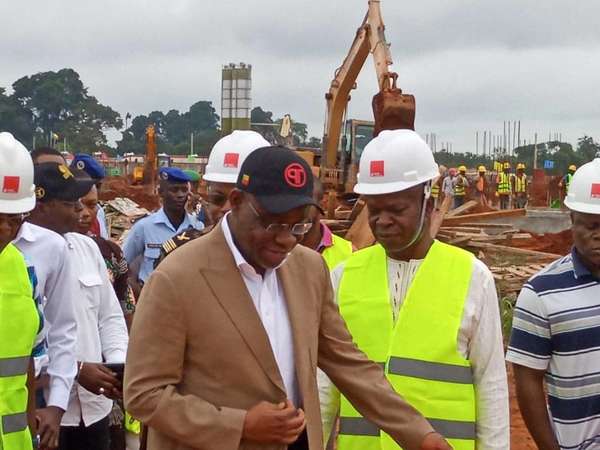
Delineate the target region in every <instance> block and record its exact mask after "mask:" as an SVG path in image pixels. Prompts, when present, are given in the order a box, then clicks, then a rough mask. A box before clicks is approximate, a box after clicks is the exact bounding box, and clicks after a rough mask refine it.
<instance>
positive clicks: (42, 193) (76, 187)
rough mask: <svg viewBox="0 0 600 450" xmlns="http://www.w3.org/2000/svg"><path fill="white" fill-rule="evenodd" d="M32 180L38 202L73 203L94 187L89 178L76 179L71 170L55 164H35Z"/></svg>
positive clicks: (92, 181)
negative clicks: (59, 201)
mask: <svg viewBox="0 0 600 450" xmlns="http://www.w3.org/2000/svg"><path fill="white" fill-rule="evenodd" d="M33 180H34V183H35V196H36V198H37V201H38V202H45V201H50V200H64V201H67V202H73V201H75V200H79V199H80V198H81V197H83V196H85V195H86V194H87V193H88V192H89V191H90V189H91V188H92V186H93V185H94V180H92V179H91V178H87V179H84V178H76V177H75V175H74V174H73V172H72V171H71V169H69V168H68V167H67V166H65V165H64V164H58V163H55V162H47V163H41V164H35V165H34V166H33Z"/></svg>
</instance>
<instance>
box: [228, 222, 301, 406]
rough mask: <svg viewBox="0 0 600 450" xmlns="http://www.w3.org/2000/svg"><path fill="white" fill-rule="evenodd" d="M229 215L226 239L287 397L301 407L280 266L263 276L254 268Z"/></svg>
mask: <svg viewBox="0 0 600 450" xmlns="http://www.w3.org/2000/svg"><path fill="white" fill-rule="evenodd" d="M228 216H229V213H227V214H226V215H225V217H224V218H223V220H222V221H221V227H222V229H223V234H224V235H225V240H226V241H227V245H228V246H229V249H230V250H231V253H232V254H233V258H234V259H235V264H236V266H237V267H238V269H239V271H240V273H241V275H242V279H243V280H244V283H245V284H246V288H247V289H248V293H249V294H250V297H252V302H253V303H254V306H255V307H256V312H257V313H258V315H259V317H260V320H261V322H262V324H263V326H264V327H265V331H266V332H267V336H268V337H269V342H270V343H271V349H272V350H273V355H274V356H275V361H276V362H277V367H278V368H279V373H280V374H281V378H282V379H283V384H284V386H285V390H286V392H287V395H288V398H289V399H290V400H291V401H292V403H293V404H294V406H296V407H300V406H301V405H300V404H299V402H300V398H299V394H298V382H297V379H296V365H295V363H294V339H293V336H292V327H291V325H290V319H289V316H288V309H287V303H286V300H285V296H284V293H283V289H282V287H281V284H280V282H279V279H278V277H277V268H275V269H268V270H267V271H265V274H264V276H261V275H260V274H259V273H257V272H256V270H254V267H252V266H251V265H250V264H248V262H247V261H246V260H245V259H244V257H243V256H242V254H241V253H240V251H239V250H238V249H237V247H236V246H235V243H234V242H233V236H232V235H231V230H230V229H229V224H228ZM282 264H283V263H282ZM279 267H281V265H280V266H279Z"/></svg>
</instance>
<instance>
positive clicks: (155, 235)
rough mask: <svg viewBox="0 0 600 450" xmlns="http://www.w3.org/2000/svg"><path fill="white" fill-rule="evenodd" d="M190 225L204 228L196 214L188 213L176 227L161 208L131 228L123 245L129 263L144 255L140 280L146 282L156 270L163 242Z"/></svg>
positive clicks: (199, 228) (200, 228)
mask: <svg viewBox="0 0 600 450" xmlns="http://www.w3.org/2000/svg"><path fill="white" fill-rule="evenodd" d="M189 227H193V228H196V229H197V230H202V229H203V228H204V224H203V223H202V222H200V221H199V220H197V219H196V218H195V217H194V216H192V215H190V214H187V213H186V215H185V218H184V219H183V222H181V225H179V228H177V229H176V228H175V227H173V225H172V224H171V222H170V221H169V218H168V217H167V215H166V214H165V211H164V210H163V208H160V209H159V210H158V211H156V212H155V213H154V214H151V215H149V216H148V217H144V218H143V219H142V220H140V221H139V222H137V223H136V224H135V225H134V226H133V228H131V231H130V232H129V234H128V235H127V238H126V239H125V244H124V245H123V255H124V256H125V259H126V260H127V262H128V263H129V264H132V263H133V261H134V260H135V259H136V258H137V257H138V256H140V255H142V254H143V255H144V259H143V261H142V264H141V266H140V273H139V279H140V280H142V281H143V282H144V283H145V282H146V280H147V279H148V277H149V276H150V274H151V273H152V271H153V270H154V261H155V260H156V259H157V258H158V256H159V255H160V248H161V246H162V244H163V242H165V241H166V240H168V239H170V238H172V237H173V236H174V235H175V234H179V233H181V232H182V231H184V230H185V229H187V228H189Z"/></svg>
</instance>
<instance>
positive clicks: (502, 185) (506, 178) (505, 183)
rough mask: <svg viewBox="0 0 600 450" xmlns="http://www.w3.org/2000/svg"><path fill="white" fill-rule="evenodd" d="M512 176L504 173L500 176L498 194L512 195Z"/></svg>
mask: <svg viewBox="0 0 600 450" xmlns="http://www.w3.org/2000/svg"><path fill="white" fill-rule="evenodd" d="M510 191H511V188H510V175H509V174H507V173H504V172H500V173H499V174H498V194H500V195H508V194H510Z"/></svg>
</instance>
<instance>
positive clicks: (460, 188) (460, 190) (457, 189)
mask: <svg viewBox="0 0 600 450" xmlns="http://www.w3.org/2000/svg"><path fill="white" fill-rule="evenodd" d="M464 178H465V177H463V176H462V175H459V176H458V179H459V180H460V181H461V182H462V183H465V179H464ZM465 187H466V186H465V185H464V184H462V185H459V184H458V183H457V184H456V185H455V186H454V196H455V197H463V196H464V195H465Z"/></svg>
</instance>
